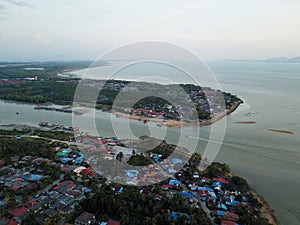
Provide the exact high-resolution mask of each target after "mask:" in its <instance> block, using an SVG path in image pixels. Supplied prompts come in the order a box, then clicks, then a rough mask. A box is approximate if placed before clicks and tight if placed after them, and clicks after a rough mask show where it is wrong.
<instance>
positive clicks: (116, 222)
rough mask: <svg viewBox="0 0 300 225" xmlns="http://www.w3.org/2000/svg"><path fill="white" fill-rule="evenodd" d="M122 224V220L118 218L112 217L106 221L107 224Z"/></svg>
mask: <svg viewBox="0 0 300 225" xmlns="http://www.w3.org/2000/svg"><path fill="white" fill-rule="evenodd" d="M120 224H121V222H120V221H118V220H112V219H110V220H108V221H107V222H106V225H120Z"/></svg>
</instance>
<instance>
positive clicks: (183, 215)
mask: <svg viewBox="0 0 300 225" xmlns="http://www.w3.org/2000/svg"><path fill="white" fill-rule="evenodd" d="M178 216H179V217H185V218H186V222H188V221H189V220H190V217H189V215H187V214H185V213H178V212H174V211H173V212H171V214H170V216H169V218H168V220H169V221H170V220H174V221H177V219H178Z"/></svg>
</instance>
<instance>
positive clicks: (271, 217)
mask: <svg viewBox="0 0 300 225" xmlns="http://www.w3.org/2000/svg"><path fill="white" fill-rule="evenodd" d="M251 193H252V194H253V196H254V197H255V198H256V199H257V200H258V201H259V202H260V203H261V204H262V208H261V210H262V213H263V214H264V216H265V217H266V218H267V219H268V220H269V222H270V223H271V224H272V225H278V224H279V223H278V221H277V218H276V217H275V215H274V211H273V210H272V209H271V208H270V206H269V205H268V203H267V202H266V201H265V200H264V198H263V197H261V196H260V195H258V194H257V193H256V192H255V191H254V190H251Z"/></svg>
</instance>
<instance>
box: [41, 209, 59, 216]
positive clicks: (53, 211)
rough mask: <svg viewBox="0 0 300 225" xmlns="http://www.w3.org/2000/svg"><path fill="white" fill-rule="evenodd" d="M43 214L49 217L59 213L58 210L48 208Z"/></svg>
mask: <svg viewBox="0 0 300 225" xmlns="http://www.w3.org/2000/svg"><path fill="white" fill-rule="evenodd" d="M42 214H43V215H45V216H48V217H53V216H55V215H56V214H57V212H56V211H55V210H54V209H46V210H45V211H43V212H42Z"/></svg>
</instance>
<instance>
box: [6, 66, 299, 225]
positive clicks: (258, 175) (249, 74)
mask: <svg viewBox="0 0 300 225" xmlns="http://www.w3.org/2000/svg"><path fill="white" fill-rule="evenodd" d="M208 65H209V66H210V68H211V70H212V71H213V72H214V73H215V75H216V77H217V79H218V81H219V83H220V85H221V88H222V90H224V91H227V92H230V93H233V94H236V95H237V96H239V97H240V98H241V99H243V100H244V101H245V104H243V105H241V106H240V107H239V109H238V110H237V111H235V112H234V113H232V114H231V115H230V116H228V117H227V118H226V120H227V121H226V123H227V128H226V134H225V138H224V141H223V144H222V147H221V149H220V152H219V154H218V156H217V158H216V161H219V162H223V163H228V164H229V165H230V167H231V169H232V171H233V172H234V173H235V174H237V175H240V176H242V177H244V178H246V179H247V180H248V182H249V184H250V185H251V186H252V188H254V189H255V190H256V191H257V192H258V193H259V194H260V195H262V196H263V197H264V198H265V200H266V201H267V202H268V203H269V204H270V206H271V208H272V209H274V210H275V215H276V216H277V218H278V219H279V221H280V223H281V224H284V225H299V224H300V192H299V187H300V126H299V123H300V104H299V103H300V102H299V96H300V88H299V87H300V64H274V63H272V64H271V63H256V62H255V63H254V62H251V63H247V62H209V63H208ZM176 79H177V80H178V82H179V83H180V82H186V80H184V78H181V76H179V75H178V77H176ZM33 108H34V106H33V105H29V104H22V103H14V102H4V101H0V121H1V122H0V125H7V124H26V125H30V126H37V124H38V123H39V122H40V121H42V120H46V121H48V122H49V123H56V124H64V125H72V116H71V115H70V114H64V113H58V112H49V111H36V110H34V109H33ZM16 112H19V114H16ZM89 114H90V116H93V113H92V112H87V116H88V115H89ZM95 118H96V119H95V121H96V124H97V128H98V133H99V135H101V136H115V133H114V132H113V129H112V126H111V122H110V119H111V115H110V114H107V113H103V112H98V111H97V112H96V113H95ZM117 120H118V124H119V126H120V127H121V128H122V126H125V124H126V122H127V120H126V119H123V118H118V119H117ZM238 121H255V122H256V124H249V125H246V124H237V123H235V122H238ZM149 127H152V128H153V129H159V128H158V127H157V126H156V125H155V124H146V125H144V124H142V123H141V122H139V121H131V122H130V128H131V129H132V132H133V133H134V134H137V135H142V134H146V135H149V132H150V130H151V129H149ZM268 129H280V130H289V131H292V132H294V133H295V134H294V135H291V134H284V133H275V132H271V131H269V130H268ZM185 132H186V134H187V135H188V136H190V137H191V139H192V138H193V131H192V130H188V128H187V129H186V131H185ZM209 133H210V127H209V126H208V127H202V128H201V135H200V138H199V143H198V146H197V151H199V152H202V150H203V148H204V147H205V146H206V144H207V139H208V137H209ZM179 136H180V129H178V128H168V131H167V136H166V140H167V141H168V142H171V143H177V140H178V138H179ZM194 138H197V137H194Z"/></svg>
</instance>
